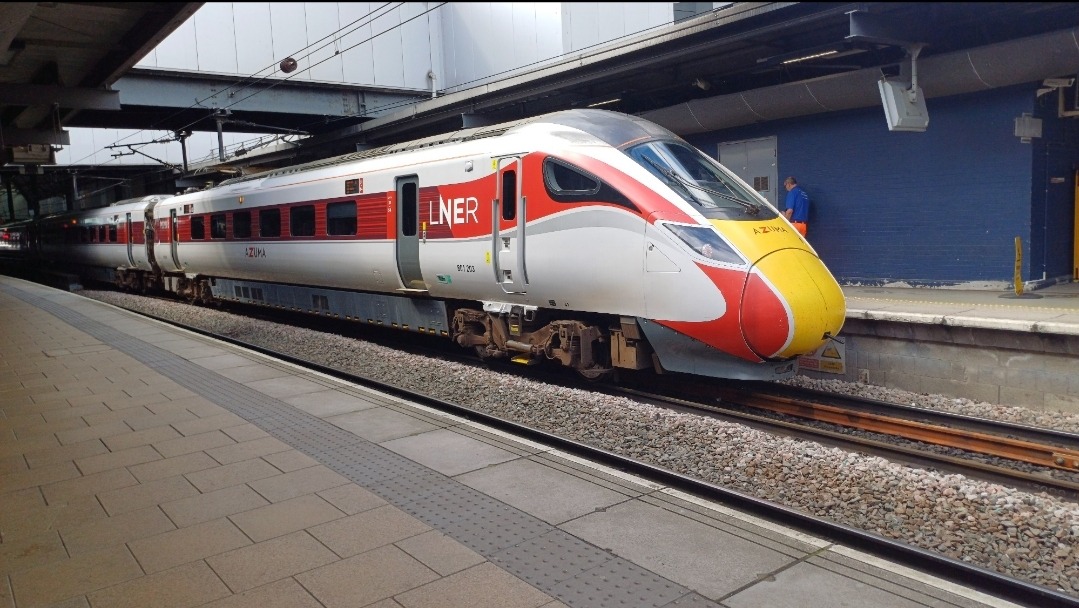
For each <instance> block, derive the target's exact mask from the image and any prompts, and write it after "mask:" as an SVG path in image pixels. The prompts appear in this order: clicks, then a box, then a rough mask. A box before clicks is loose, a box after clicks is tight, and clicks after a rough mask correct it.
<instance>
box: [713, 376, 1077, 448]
mask: <svg viewBox="0 0 1079 608" xmlns="http://www.w3.org/2000/svg"><path fill="white" fill-rule="evenodd" d="M741 387H742V388H743V389H745V390H751V391H753V392H756V393H762V394H768V395H777V396H783V397H788V398H794V399H798V400H800V401H808V400H816V401H818V402H824V403H830V404H833V405H834V404H842V405H843V406H844V407H849V408H851V409H858V410H860V411H864V412H871V413H876V414H882V415H885V416H899V417H903V418H908V419H911V420H920V421H922V422H930V423H933V424H939V425H944V426H952V427H956V428H963V429H967V430H970V431H976V432H982V433H993V434H998V435H1007V436H1009V437H1014V438H1017V439H1023V440H1025V441H1030V442H1034V443H1045V444H1051V445H1059V446H1063V447H1065V448H1067V449H1071V450H1073V451H1079V433H1072V432H1068V431H1061V430H1057V429H1051V428H1046V427H1038V426H1032V425H1029V424H1021V423H1016V422H1005V421H1000V420H992V419H989V418H978V417H976V416H971V415H967V414H957V413H955V412H947V411H943V410H934V409H929V408H924V407H916V406H913V405H906V404H903V403H892V402H888V401H881V400H878V399H869V398H866V397H855V396H851V395H843V394H838V393H828V392H825V391H821V390H817V389H810V388H803V387H794V386H787V385H782V384H775V383H772V382H745V383H742V384H741ZM708 390H709V391H713V390H714V387H709V389H708Z"/></svg>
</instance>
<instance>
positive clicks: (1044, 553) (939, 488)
mask: <svg viewBox="0 0 1079 608" xmlns="http://www.w3.org/2000/svg"><path fill="white" fill-rule="evenodd" d="M81 293H82V295H84V296H87V297H91V298H95V299H98V300H102V301H105V302H108V303H111V304H115V305H117V306H120V307H123V308H129V309H132V310H137V311H141V312H146V313H149V314H153V315H156V316H159V317H162V318H167V319H171V320H174V321H177V322H180V323H184V324H187V325H191V326H194V327H199V328H202V329H204V330H207V331H211V332H214V333H218V334H222V335H225V336H229V337H231V338H234V339H238V340H243V341H245V342H249V343H252V344H256V345H260V346H264V347H267V348H272V349H274V350H277V351H280V352H286V353H289V354H291V355H293V356H296V357H299V358H302V359H306V360H309V361H313V362H316V363H319V364H322V365H327V366H331V367H334V368H338V369H341V370H344V371H348V372H352V373H355V374H357V375H361V376H364V377H367V378H371V379H374V380H378V381H380V382H385V383H388V384H393V385H396V386H399V387H401V388H404V389H408V390H411V391H414V392H417V393H422V394H426V395H430V396H432V397H436V398H438V399H442V400H445V401H450V402H453V403H457V404H460V405H463V406H466V407H470V408H473V409H476V410H480V411H483V412H487V413H490V414H493V415H495V416H499V417H502V418H505V419H509V420H512V421H515V422H518V423H521V424H526V425H529V426H531V427H534V428H537V429H541V430H544V431H547V432H550V433H555V434H558V435H560V436H563V437H567V438H570V439H573V440H576V441H581V442H584V443H588V444H591V445H593V446H596V447H599V448H603V449H606V450H610V451H612V452H617V453H621V454H624V455H627V456H630V457H633V458H636V459H638V460H641V461H644V462H648V463H651V464H655V465H659V466H662V467H665V468H667V469H670V470H673V471H677V472H680V473H684V474H687V475H691V476H694V477H697V478H699V479H702V480H705V481H708V482H711V483H715V484H719V485H723V486H725V487H729V488H733V489H736V490H739V491H741V492H744V493H747V494H751V495H754V496H758V497H760V498H764V499H767V500H771V501H774V502H777V503H780V504H783V505H787V506H790V507H794V508H797V509H800V510H802V511H805V512H808V513H811V514H814V515H817V516H823V517H826V518H828V519H831V520H832V521H835V522H839V523H842V524H846V525H849V526H853V527H857V528H860V529H862V530H867V531H869V532H874V533H877V534H880V535H882V536H885V537H888V538H893V539H898V540H902V541H905V542H907V543H910V544H911V545H915V546H918V547H922V548H925V549H930V550H933V551H937V552H939V553H942V554H944V555H947V556H950V557H953V558H956V559H960V560H963V561H965V562H968V563H972V564H976V565H979V566H982V567H984V568H988V569H990V570H995V571H998V572H1002V573H1005V574H1008V575H1010V576H1014V577H1016V578H1020V579H1024V580H1027V581H1030V582H1033V583H1036V584H1039V585H1043V586H1046V587H1049V588H1052V589H1056V590H1059V591H1063V592H1065V593H1069V594H1072V595H1075V596H1079V504H1077V503H1074V502H1070V501H1066V500H1062V499H1060V498H1057V497H1054V496H1052V495H1049V494H1045V493H1037V494H1032V493H1029V492H1022V491H1018V490H1015V489H1012V488H1009V487H1006V486H1002V485H997V484H993V483H987V482H983V481H979V480H974V479H969V478H967V477H965V476H963V475H957V474H945V473H941V472H937V471H932V470H925V469H921V468H915V467H911V466H907V465H903V464H898V463H894V462H890V461H888V460H886V459H884V458H880V457H875V456H867V455H864V454H860V453H855V452H848V451H845V450H842V449H839V448H832V447H826V446H822V445H820V444H818V443H814V442H810V441H802V440H798V439H793V438H788V437H781V436H775V435H771V434H768V433H765V432H762V431H758V430H754V429H751V428H747V427H744V426H741V425H738V424H733V423H729V422H724V421H719V420H715V419H711V418H705V417H700V416H695V415H692V414H686V413H678V412H672V411H668V410H664V409H660V408H657V407H654V406H651V405H648V404H643V403H639V402H636V401H633V400H632V399H628V398H623V397H612V396H607V395H602V394H598V393H594V392H590V391H587V390H581V389H573V388H565V387H557V386H551V385H547V384H543V383H538V382H534V381H530V380H528V379H524V378H521V377H518V376H515V375H512V374H506V373H502V372H498V371H495V370H491V369H486V368H480V367H473V366H468V365H462V364H460V363H455V362H451V361H446V360H442V359H439V358H434V357H429V356H422V355H415V354H410V353H406V352H403V351H400V350H394V349H391V348H387V347H384V346H381V345H377V344H372V343H369V342H365V341H363V340H359V339H355V338H351V337H344V336H339V335H334V334H327V333H319V332H314V331H311V330H306V329H302V328H298V327H292V326H288V325H281V324H277V323H270V322H266V321H259V320H255V319H251V318H246V317H242V316H237V315H234V314H230V313H225V312H221V311H218V310H214V309H210V308H202V307H193V306H189V305H186V304H182V303H178V302H170V301H166V300H159V299H149V298H144V297H140V296H135V295H129V294H120V293H115V292H103V291H90V290H86V291H82V292H81ZM790 382H791V383H792V384H797V385H799V386H804V387H809V388H816V389H819V390H825V391H831V392H841V393H844V394H851V395H857V396H862V397H870V398H874V399H880V400H884V401H893V402H897V403H906V404H910V405H915V406H918V407H926V408H933V409H941V410H947V411H952V412H958V413H964V414H969V415H974V416H982V417H988V418H997V419H1003V420H1009V421H1016V422H1024V423H1027V424H1034V425H1040V426H1046V427H1051V428H1057V429H1062V430H1071V431H1079V416H1075V415H1067V414H1060V413H1058V414H1053V413H1047V412H1033V411H1031V410H1027V409H1026V408H1021V407H1006V406H999V405H993V404H988V403H976V402H972V401H968V400H965V399H954V398H949V397H943V396H939V395H937V396H934V395H921V394H913V393H908V392H905V391H898V390H893V389H888V388H883V387H879V386H871V385H862V384H851V383H845V382H839V381H835V380H827V381H822V380H812V379H809V378H805V377H798V378H795V379H793V380H791V381H790Z"/></svg>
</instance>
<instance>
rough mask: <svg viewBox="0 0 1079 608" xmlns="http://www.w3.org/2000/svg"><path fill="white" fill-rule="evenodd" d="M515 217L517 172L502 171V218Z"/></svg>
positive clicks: (507, 219) (510, 218) (509, 218)
mask: <svg viewBox="0 0 1079 608" xmlns="http://www.w3.org/2000/svg"><path fill="white" fill-rule="evenodd" d="M516 217H517V172H516V171H503V172H502V219H504V220H506V221H509V220H512V219H514V218H516Z"/></svg>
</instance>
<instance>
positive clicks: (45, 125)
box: [0, 2, 203, 160]
mask: <svg viewBox="0 0 1079 608" xmlns="http://www.w3.org/2000/svg"><path fill="white" fill-rule="evenodd" d="M202 4H203V3H202V2H4V3H0V141H2V148H3V150H2V153H3V155H4V156H6V157H7V158H6V159H5V160H10V157H11V155H12V153H13V151H14V149H15V148H17V147H20V146H22V147H25V146H27V145H34V144H36V145H37V146H38V147H39V148H40V147H44V148H48V147H50V146H54V145H65V144H67V143H68V141H67V136H66V133H64V132H63V130H62V126H64V125H67V124H69V123H70V122H71V121H72V119H73V118H74V117H75V116H76V115H77V114H78V113H79V112H80V111H85V110H98V109H108V110H119V109H120V100H119V95H118V93H116V92H115V91H110V90H108V86H109V85H111V84H112V83H113V82H115V81H116V80H117V79H118V78H120V77H121V76H122V75H123V74H124V73H125V72H127V71H128V70H129V69H130V68H131V67H132V66H133V65H135V63H136V62H137V61H138V60H140V59H141V58H142V57H143V56H145V55H146V54H147V53H149V52H150V51H151V50H153V49H154V47H156V46H157V45H158V44H159V43H160V42H161V41H162V40H164V39H165V37H166V36H168V35H169V34H170V33H171V32H172V31H173V30H175V29H176V28H177V27H179V26H180V25H181V24H182V23H183V22H184V21H186V20H187V19H188V18H189V17H190V16H191V15H193V14H194V13H195V11H196V10H198V8H199V7H201V6H202ZM22 152H24V153H26V151H25V150H23V151H22Z"/></svg>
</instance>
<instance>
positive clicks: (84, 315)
mask: <svg viewBox="0 0 1079 608" xmlns="http://www.w3.org/2000/svg"><path fill="white" fill-rule="evenodd" d="M0 328H2V330H0V335H2V339H0V404H2V406H0V412H2V417H0V505H2V506H0V536H2V543H0V565H2V568H3V576H4V578H3V580H2V581H0V606H5V607H16V608H36V607H44V606H67V607H74V606H83V607H85V606H91V607H94V608H98V607H110V608H112V607H121V608H122V607H128V606H130V607H145V606H155V607H158V606H173V607H185V606H214V607H232V608H235V607H242V606H252V607H255V606H258V607H263V608H272V607H278V606H280V607H286V606H287V607H289V608H297V607H308V606H310V607H321V606H324V607H328V608H336V607H343V606H374V607H377V608H423V607H439V608H454V607H458V606H459V607H466V606H467V607H470V608H471V607H483V606H490V607H499V608H506V607H545V608H556V607H561V606H569V607H605V606H611V607H613V606H623V607H625V606H629V607H633V608H643V607H647V606H656V607H660V606H669V607H674V606H678V607H683V608H685V607H705V606H725V607H728V608H740V607H756V606H772V607H783V606H790V607H798V608H802V607H804V606H815V607H827V606H877V607H885V608H893V607H894V608H908V607H909V608H913V607H917V606H930V605H931V606H963V607H968V608H969V607H978V606H993V607H998V608H999V607H1004V606H1012V605H1013V604H1010V603H1008V602H1005V601H1003V600H1000V599H997V598H994V597H990V596H987V595H985V594H982V593H979V592H977V591H973V590H970V589H965V588H963V587H961V586H958V585H955V584H952V583H950V582H947V581H942V580H939V579H936V578H934V577H932V576H929V575H927V574H924V573H920V572H917V571H913V570H910V569H907V568H904V567H901V566H898V565H895V564H891V563H889V562H887V561H884V560H881V559H878V558H876V557H872V556H868V555H865V554H862V553H859V552H857V551H854V550H851V549H849V548H846V547H842V546H837V545H834V544H832V543H829V542H827V541H824V540H821V539H818V538H813V537H810V536H807V535H805V534H801V533H799V532H796V531H793V530H789V529H786V528H782V527H779V526H776V525H773V524H771V523H769V522H766V521H764V520H761V519H758V518H756V517H754V516H753V515H752V514H748V513H742V512H738V511H735V510H732V509H729V508H726V507H723V506H721V505H717V504H712V503H709V502H706V501H703V500H700V499H698V498H696V497H693V496H689V495H685V494H683V493H680V492H678V491H675V490H673V489H671V488H666V487H661V486H658V485H656V484H654V483H651V482H648V481H646V480H643V479H639V478H635V477H632V476H628V475H626V474H624V473H621V472H619V471H615V470H611V469H608V468H605V467H603V466H600V465H596V464H593V463H590V462H587V461H583V460H581V459H579V458H576V457H574V456H571V455H569V454H565V453H561V452H559V451H557V450H554V449H551V448H549V447H547V446H544V445H540V444H536V443H531V442H527V441H521V440H518V439H515V438H513V437H509V436H506V435H505V434H504V433H501V432H498V431H495V430H493V429H490V428H485V427H483V426H481V425H477V424H474V423H471V422H468V421H466V420H463V419H459V418H455V417H453V416H449V415H445V414H442V413H439V412H435V411H432V410H430V409H428V408H425V407H422V406H418V405H416V404H412V403H408V402H406V401H403V400H401V399H399V398H396V397H392V396H389V395H385V394H380V393H378V392H375V391H372V390H370V389H368V388H364V387H360V386H356V385H353V384H350V383H347V382H342V381H340V380H337V379H334V378H330V377H327V376H325V375H322V374H319V373H315V372H312V371H309V370H305V369H302V368H300V367H297V366H294V365H291V364H289V363H286V362H282V361H278V360H275V359H272V358H270V357H266V356H264V355H261V354H257V353H254V352H251V351H247V350H244V349H242V348H238V347H235V346H231V345H228V344H225V343H221V342H218V341H216V340H213V339H210V338H206V337H203V336H199V335H195V334H192V333H189V332H186V331H183V330H180V329H176V328H173V327H169V326H166V325H164V324H161V323H157V322H155V321H152V320H148V319H145V318H142V317H139V316H137V315H134V314H131V313H128V312H125V311H122V310H119V309H116V308H113V307H111V306H108V305H105V304H102V303H100V302H96V301H93V300H88V299H85V298H82V297H80V296H78V295H75V294H71V293H67V292H63V291H57V290H54V289H51V288H48V287H44V286H41V285H38V284H34V283H28V282H24V281H21V280H18V279H12V278H9V277H3V276H0Z"/></svg>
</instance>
